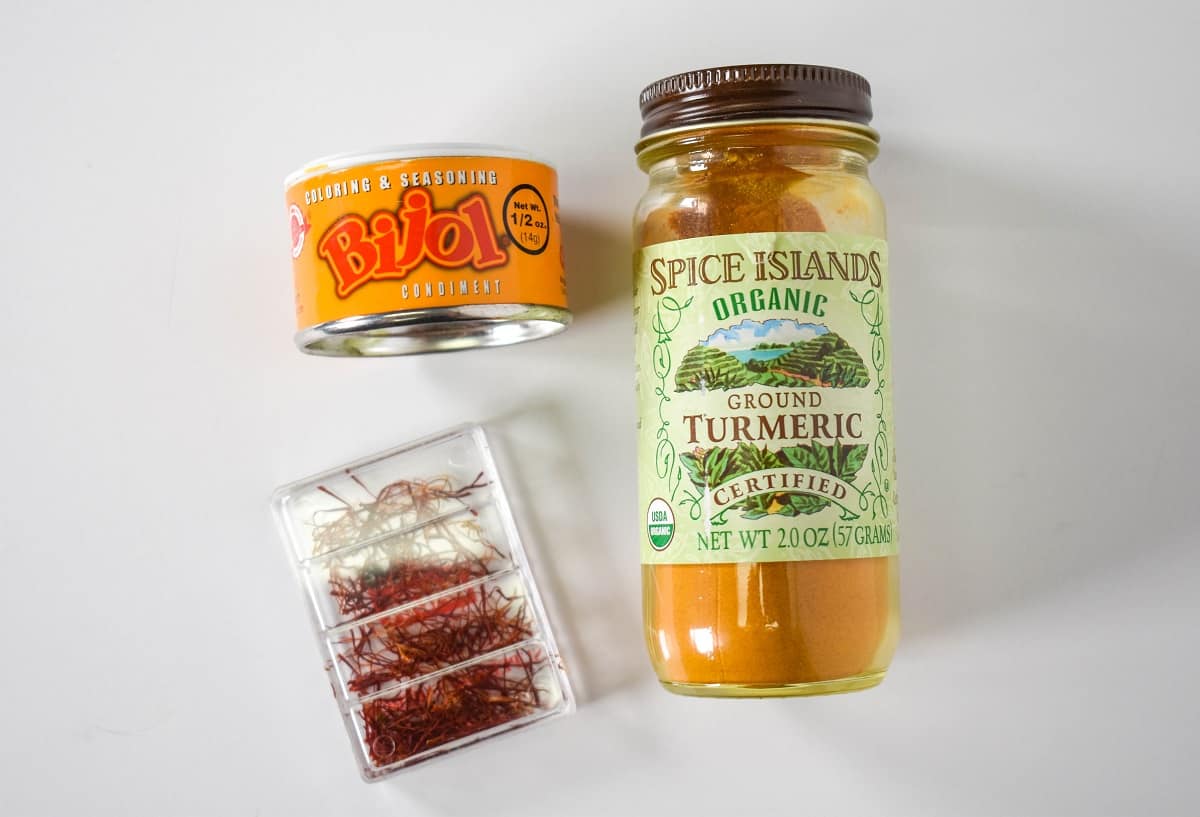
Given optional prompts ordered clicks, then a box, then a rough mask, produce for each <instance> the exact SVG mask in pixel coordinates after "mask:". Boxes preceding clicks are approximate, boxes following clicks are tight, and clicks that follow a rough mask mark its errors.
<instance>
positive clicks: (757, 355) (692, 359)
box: [675, 318, 871, 391]
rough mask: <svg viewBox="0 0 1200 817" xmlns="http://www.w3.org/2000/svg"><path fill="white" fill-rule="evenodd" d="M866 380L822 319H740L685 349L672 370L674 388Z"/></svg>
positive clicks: (841, 384)
mask: <svg viewBox="0 0 1200 817" xmlns="http://www.w3.org/2000/svg"><path fill="white" fill-rule="evenodd" d="M870 380H871V378H870V375H869V374H868V373H867V367H866V364H864V363H863V359H862V357H861V356H860V355H859V354H858V352H857V351H855V349H854V347H853V346H851V345H850V344H849V343H847V342H846V341H845V340H844V339H843V338H842V337H841V336H840V335H838V334H837V333H836V332H832V331H830V329H829V327H827V326H825V325H824V324H820V323H800V322H799V321H795V320H791V319H788V318H772V319H770V320H766V321H756V320H751V319H750V318H746V319H745V320H743V321H742V322H741V323H738V324H734V325H733V326H730V327H728V328H724V329H718V330H717V331H715V332H713V333H712V334H711V335H709V336H708V337H707V338H705V339H704V340H702V341H700V342H699V343H698V344H696V345H695V346H693V347H692V348H691V349H689V350H688V352H687V354H686V355H684V357H683V360H682V361H681V362H680V364H679V368H678V369H677V370H676V372H675V389H676V391H696V390H698V389H708V390H713V389H720V390H723V391H724V390H728V389H740V388H745V387H747V386H794V387H797V388H801V387H825V388H852V387H857V386H866V385H867V384H868V383H869V382H870Z"/></svg>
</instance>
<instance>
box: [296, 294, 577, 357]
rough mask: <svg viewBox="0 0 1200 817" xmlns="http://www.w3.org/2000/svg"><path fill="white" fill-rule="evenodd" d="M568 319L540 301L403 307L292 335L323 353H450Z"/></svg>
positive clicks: (554, 329)
mask: <svg viewBox="0 0 1200 817" xmlns="http://www.w3.org/2000/svg"><path fill="white" fill-rule="evenodd" d="M570 324H571V312H570V310H567V309H561V308H559V307H556V306H542V305H540V304H473V305H466V306H446V307H437V308H433V309H404V310H397V311H394V312H380V313H377V314H373V315H355V316H353V317H349V318H341V319H340V320H336V321H328V322H326V323H322V324H318V325H316V326H310V327H308V328H307V329H304V330H301V331H300V332H298V333H297V334H296V345H297V346H299V347H300V349H301V350H302V351H304V352H306V353H308V354H310V355H324V356H329V357H348V356H350V357H385V356H391V355H407V354H425V353H428V352H454V351H458V350H461V349H481V348H486V347H489V346H509V345H511V344H514V343H523V342H525V341H529V340H539V339H541V338H548V337H550V336H551V335H557V334H558V333H559V332H562V331H563V330H564V329H566V328H567V327H568V326H570Z"/></svg>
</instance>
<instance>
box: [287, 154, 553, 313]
mask: <svg viewBox="0 0 1200 817" xmlns="http://www.w3.org/2000/svg"><path fill="white" fill-rule="evenodd" d="M287 198H288V202H287V205H288V217H289V222H290V225H291V238H292V241H291V249H292V258H293V271H294V275H295V284H296V316H297V323H298V325H299V327H300V328H301V329H305V328H308V327H311V326H315V325H318V324H323V323H327V322H329V321H335V320H340V319H343V318H350V317H356V316H363V315H375V314H380V313H386V312H397V311H404V310H410V309H430V308H437V307H454V306H463V305H468V304H530V305H542V306H553V307H562V308H565V307H566V287H565V280H564V277H563V265H562V245H561V237H560V227H559V222H558V213H557V179H556V176H555V173H554V171H553V169H551V168H549V167H547V166H546V165H543V164H540V163H538V162H533V161H528V160H524V159H516V158H509V157H492V156H439V157H424V158H405V159H390V160H382V161H374V162H368V163H363V164H357V165H353V166H351V167H346V168H338V169H330V170H322V168H321V167H320V166H318V167H315V168H313V169H312V170H311V171H310V172H307V173H301V174H300V178H299V180H298V181H296V182H295V183H293V184H292V185H291V186H290V187H289V188H288V191H287Z"/></svg>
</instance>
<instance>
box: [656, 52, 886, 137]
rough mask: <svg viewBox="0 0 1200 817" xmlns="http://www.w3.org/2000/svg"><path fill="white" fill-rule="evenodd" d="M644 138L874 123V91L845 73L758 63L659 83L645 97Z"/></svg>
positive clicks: (816, 67) (810, 67)
mask: <svg viewBox="0 0 1200 817" xmlns="http://www.w3.org/2000/svg"><path fill="white" fill-rule="evenodd" d="M639 101H640V104H641V109H642V136H643V137H645V136H649V135H650V134H652V133H656V132H658V131H664V130H673V129H675V128H685V127H693V126H698V125H709V124H720V123H722V122H730V121H735V120H741V119H836V120H841V121H843V122H854V123H857V124H859V125H867V124H869V123H870V122H871V85H870V83H868V82H867V81H866V79H864V78H863V77H861V76H859V75H858V74H855V73H854V72H852V71H846V70H844V69H841V68H828V67H825V66H821V65H792V64H788V63H756V64H753V65H728V66H725V67H723V68H705V69H703V70H700V71H688V72H686V73H683V74H675V75H674V76H670V77H666V78H665V79H660V80H659V81H658V82H655V83H652V84H650V85H647V86H646V88H645V89H644V90H643V91H642V94H641V98H640V100H639Z"/></svg>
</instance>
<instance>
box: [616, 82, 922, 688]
mask: <svg viewBox="0 0 1200 817" xmlns="http://www.w3.org/2000/svg"><path fill="white" fill-rule="evenodd" d="M641 111H642V117H643V128H642V134H641V137H642V138H641V140H640V141H639V142H638V145H637V156H638V164H639V165H640V167H641V168H642V170H644V171H645V172H646V173H647V174H648V175H649V189H648V190H647V191H646V194H645V195H644V196H643V197H642V199H641V202H640V203H639V205H638V209H637V216H636V218H635V222H634V233H635V246H636V247H637V248H638V249H637V253H636V258H635V285H634V289H635V317H636V326H637V363H638V375H637V387H638V410H639V431H638V435H639V438H638V454H639V513H640V521H641V522H642V523H643V524H642V526H641V531H642V536H641V540H642V544H641V552H642V581H643V595H644V616H645V634H646V641H647V646H648V648H649V652H650V657H651V661H652V663H653V665H654V669H655V671H656V672H657V674H658V677H659V679H660V681H661V682H662V683H663V685H664V686H665V687H666V688H667V689H669V690H671V691H673V692H678V693H683V694H690V695H707V696H719V697H757V696H777V695H810V694H821V693H831V692H844V691H849V690H855V689H864V688H867V687H871V686H875V685H876V684H878V683H879V682H880V681H881V680H882V679H883V676H884V673H885V672H886V670H887V668H888V664H889V663H890V661H891V658H892V654H893V652H894V650H895V646H896V640H897V636H898V633H899V606H898V582H897V579H898V567H897V557H896V553H897V541H896V481H895V470H894V468H895V465H894V463H895V456H894V450H895V449H894V440H893V422H892V389H891V374H890V369H891V342H890V337H889V324H888V274H887V243H886V241H885V218H884V210H883V203H882V200H881V199H880V197H879V194H878V193H877V192H876V190H875V188H874V187H873V186H872V184H871V182H870V180H869V178H868V176H867V165H868V163H869V162H870V161H871V160H872V159H874V158H875V156H876V154H877V152H878V145H879V142H878V134H877V133H876V132H875V131H874V130H872V129H871V128H870V127H869V122H870V120H871V96H870V86H869V85H868V84H867V81H866V80H865V79H863V78H862V77H860V76H859V75H857V74H853V73H851V72H849V71H843V70H840V69H836V68H824V67H817V66H808V65H777V64H760V65H743V66H734V67H726V68H714V69H709V70H703V71H693V72H690V73H685V74H679V75H676V76H672V77H668V78H666V79H663V80H661V81H659V82H656V83H654V84H652V85H650V86H649V87H647V88H646V89H645V90H644V91H643V92H642V95H641Z"/></svg>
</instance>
